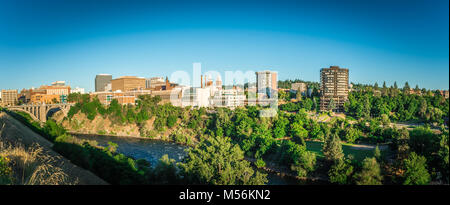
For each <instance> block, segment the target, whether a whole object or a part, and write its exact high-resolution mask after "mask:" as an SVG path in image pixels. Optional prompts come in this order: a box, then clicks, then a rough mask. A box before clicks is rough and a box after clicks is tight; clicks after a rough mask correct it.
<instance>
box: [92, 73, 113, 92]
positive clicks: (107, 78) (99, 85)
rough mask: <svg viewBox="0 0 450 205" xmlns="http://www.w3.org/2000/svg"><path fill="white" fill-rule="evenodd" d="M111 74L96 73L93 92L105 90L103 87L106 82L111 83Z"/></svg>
mask: <svg viewBox="0 0 450 205" xmlns="http://www.w3.org/2000/svg"><path fill="white" fill-rule="evenodd" d="M111 80H112V75H110V74H98V75H96V76H95V92H102V91H105V87H106V86H107V85H108V83H111Z"/></svg>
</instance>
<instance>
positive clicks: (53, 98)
mask: <svg viewBox="0 0 450 205" xmlns="http://www.w3.org/2000/svg"><path fill="white" fill-rule="evenodd" d="M30 102H31V103H33V104H44V103H45V104H54V103H60V102H61V95H49V94H34V95H32V96H31V100H30Z"/></svg>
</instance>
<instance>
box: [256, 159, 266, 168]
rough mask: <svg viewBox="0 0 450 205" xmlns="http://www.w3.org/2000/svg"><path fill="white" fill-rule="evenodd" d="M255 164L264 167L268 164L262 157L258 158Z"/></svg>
mask: <svg viewBox="0 0 450 205" xmlns="http://www.w3.org/2000/svg"><path fill="white" fill-rule="evenodd" d="M255 165H256V167H258V168H263V167H265V166H266V162H264V160H262V159H258V160H256V162H255Z"/></svg>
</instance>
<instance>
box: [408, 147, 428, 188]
mask: <svg viewBox="0 0 450 205" xmlns="http://www.w3.org/2000/svg"><path fill="white" fill-rule="evenodd" d="M426 162H427V160H426V159H425V157H423V156H419V155H417V154H416V153H414V152H411V154H410V155H409V157H408V159H405V160H404V161H403V163H404V167H405V173H404V179H405V181H404V182H403V184H404V185H425V184H428V183H429V182H430V180H431V178H430V174H429V173H428V170H427V168H426V167H427V164H426Z"/></svg>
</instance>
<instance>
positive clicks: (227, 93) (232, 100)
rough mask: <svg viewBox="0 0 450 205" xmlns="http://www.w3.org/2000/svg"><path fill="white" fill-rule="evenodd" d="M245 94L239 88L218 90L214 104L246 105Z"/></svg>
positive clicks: (215, 105) (232, 106)
mask: <svg viewBox="0 0 450 205" xmlns="http://www.w3.org/2000/svg"><path fill="white" fill-rule="evenodd" d="M244 102H245V95H244V92H243V91H239V90H237V89H226V90H217V91H216V93H215V94H214V96H213V98H212V102H211V104H212V106H214V107H228V108H236V107H239V106H244Z"/></svg>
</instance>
